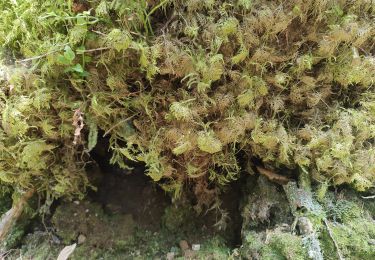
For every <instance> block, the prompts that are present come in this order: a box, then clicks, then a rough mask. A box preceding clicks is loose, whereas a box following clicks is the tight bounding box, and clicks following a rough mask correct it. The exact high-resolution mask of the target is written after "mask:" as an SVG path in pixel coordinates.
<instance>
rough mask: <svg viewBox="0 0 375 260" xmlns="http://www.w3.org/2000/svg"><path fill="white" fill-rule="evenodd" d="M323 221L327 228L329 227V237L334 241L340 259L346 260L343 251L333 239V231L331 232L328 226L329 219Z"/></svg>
mask: <svg viewBox="0 0 375 260" xmlns="http://www.w3.org/2000/svg"><path fill="white" fill-rule="evenodd" d="M323 221H324V224H325V226H326V227H327V231H328V234H329V236H330V237H331V239H332V241H333V244H334V245H335V248H336V251H337V255H338V257H339V259H340V260H344V257H343V256H342V254H341V251H340V248H339V245H338V244H337V242H336V240H335V239H334V238H333V234H332V230H331V228H330V227H329V226H328V222H327V219H325V218H324V219H323Z"/></svg>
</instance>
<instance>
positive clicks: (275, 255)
mask: <svg viewBox="0 0 375 260" xmlns="http://www.w3.org/2000/svg"><path fill="white" fill-rule="evenodd" d="M261 256H262V259H301V260H302V259H307V252H306V249H304V248H303V244H302V239H301V238H300V237H298V236H295V235H292V234H287V233H280V234H274V235H272V236H271V238H270V240H269V243H268V245H267V246H265V247H264V248H262V250H261Z"/></svg>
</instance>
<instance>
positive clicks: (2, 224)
mask: <svg viewBox="0 0 375 260" xmlns="http://www.w3.org/2000/svg"><path fill="white" fill-rule="evenodd" d="M34 192H35V190H34V189H31V190H29V191H28V192H26V193H24V194H23V195H22V197H21V198H20V199H19V200H18V201H17V203H15V204H14V205H13V206H12V208H11V209H10V210H8V211H7V212H6V213H5V214H4V215H3V216H2V218H1V220H0V242H3V241H4V239H5V238H6V236H7V235H8V233H9V231H10V229H11V228H12V226H13V224H14V223H15V222H16V221H17V220H18V219H19V217H20V216H21V214H22V212H23V209H24V208H25V205H26V203H27V201H28V200H29V199H30V198H31V196H33V194H34Z"/></svg>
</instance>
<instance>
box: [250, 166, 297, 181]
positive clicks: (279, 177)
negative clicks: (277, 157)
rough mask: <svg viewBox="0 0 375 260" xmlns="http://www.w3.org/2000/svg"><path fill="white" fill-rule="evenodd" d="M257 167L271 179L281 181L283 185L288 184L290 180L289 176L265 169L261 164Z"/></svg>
mask: <svg viewBox="0 0 375 260" xmlns="http://www.w3.org/2000/svg"><path fill="white" fill-rule="evenodd" d="M256 168H257V170H258V172H259V173H260V174H262V175H264V176H266V177H267V178H268V179H269V180H270V181H273V182H276V183H279V184H281V185H284V184H287V183H288V182H289V181H290V180H289V179H288V178H287V177H285V176H282V175H280V174H277V173H275V172H273V171H271V170H267V169H264V168H262V167H260V166H256Z"/></svg>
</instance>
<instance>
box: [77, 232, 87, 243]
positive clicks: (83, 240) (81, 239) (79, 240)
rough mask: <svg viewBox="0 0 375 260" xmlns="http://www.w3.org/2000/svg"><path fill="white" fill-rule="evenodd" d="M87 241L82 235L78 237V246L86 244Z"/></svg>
mask: <svg viewBox="0 0 375 260" xmlns="http://www.w3.org/2000/svg"><path fill="white" fill-rule="evenodd" d="M85 241H86V236H85V235H82V234H80V235H79V236H78V239H77V242H78V245H81V244H83V243H85Z"/></svg>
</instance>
